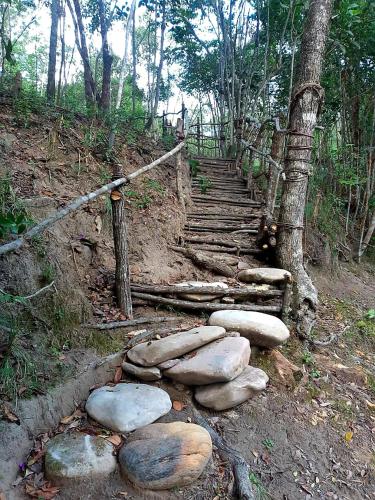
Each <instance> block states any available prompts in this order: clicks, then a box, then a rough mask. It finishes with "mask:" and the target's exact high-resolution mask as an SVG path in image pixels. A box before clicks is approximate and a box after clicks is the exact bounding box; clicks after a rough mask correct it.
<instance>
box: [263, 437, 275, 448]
mask: <svg viewBox="0 0 375 500" xmlns="http://www.w3.org/2000/svg"><path fill="white" fill-rule="evenodd" d="M262 445H263V446H264V447H265V448H267V450H268V451H271V450H272V448H273V447H274V446H275V443H274V442H273V441H272V439H270V438H266V439H263V441H262Z"/></svg>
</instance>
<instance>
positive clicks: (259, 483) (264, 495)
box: [249, 472, 269, 500]
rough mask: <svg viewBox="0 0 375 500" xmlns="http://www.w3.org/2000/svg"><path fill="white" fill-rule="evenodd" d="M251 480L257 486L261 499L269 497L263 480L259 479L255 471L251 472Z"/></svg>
mask: <svg viewBox="0 0 375 500" xmlns="http://www.w3.org/2000/svg"><path fill="white" fill-rule="evenodd" d="M249 480H250V482H251V484H252V485H253V486H255V488H256V490H257V496H258V498H259V499H260V500H263V499H267V498H269V496H268V494H267V491H266V489H265V487H264V485H263V483H262V481H261V480H260V479H259V477H258V476H257V475H256V474H254V472H250V474H249Z"/></svg>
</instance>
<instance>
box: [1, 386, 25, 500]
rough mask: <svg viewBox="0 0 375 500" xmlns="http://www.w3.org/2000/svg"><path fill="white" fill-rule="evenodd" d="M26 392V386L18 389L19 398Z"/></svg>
mask: <svg viewBox="0 0 375 500" xmlns="http://www.w3.org/2000/svg"><path fill="white" fill-rule="evenodd" d="M25 391H27V387H25V386H22V387H20V388H19V389H18V395H19V396H22V394H23V393H24V392H25ZM0 500H1V497H0Z"/></svg>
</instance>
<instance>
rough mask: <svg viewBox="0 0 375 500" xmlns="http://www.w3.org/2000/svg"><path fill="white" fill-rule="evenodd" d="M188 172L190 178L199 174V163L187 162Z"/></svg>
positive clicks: (195, 161)
mask: <svg viewBox="0 0 375 500" xmlns="http://www.w3.org/2000/svg"><path fill="white" fill-rule="evenodd" d="M189 166H190V172H191V176H192V177H196V176H197V175H198V173H199V172H200V169H199V161H198V160H189Z"/></svg>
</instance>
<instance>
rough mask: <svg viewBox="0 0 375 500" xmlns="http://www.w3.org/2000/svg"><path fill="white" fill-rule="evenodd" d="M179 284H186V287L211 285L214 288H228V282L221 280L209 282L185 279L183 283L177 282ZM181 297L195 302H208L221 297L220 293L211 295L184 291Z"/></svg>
mask: <svg viewBox="0 0 375 500" xmlns="http://www.w3.org/2000/svg"><path fill="white" fill-rule="evenodd" d="M177 284H178V286H185V287H189V286H194V287H198V288H203V287H206V286H210V287H212V288H218V289H219V290H220V288H224V289H225V288H228V285H227V284H226V283H222V282H221V281H218V282H215V283H209V282H207V281H184V282H183V283H177ZM181 297H182V298H184V299H186V300H192V301H195V302H206V301H207V300H213V299H217V298H219V297H220V295H209V294H206V295H201V294H199V293H184V294H183V295H181Z"/></svg>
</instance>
